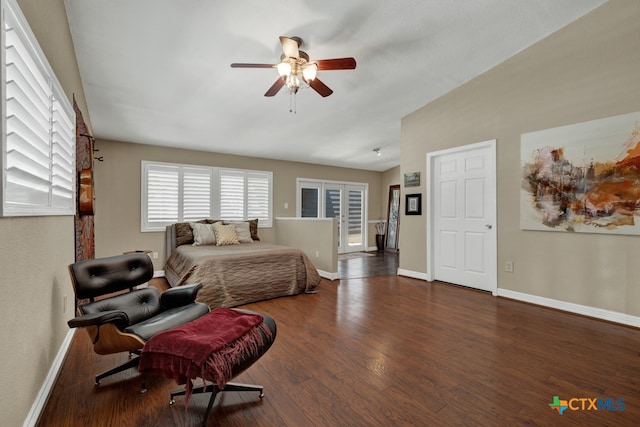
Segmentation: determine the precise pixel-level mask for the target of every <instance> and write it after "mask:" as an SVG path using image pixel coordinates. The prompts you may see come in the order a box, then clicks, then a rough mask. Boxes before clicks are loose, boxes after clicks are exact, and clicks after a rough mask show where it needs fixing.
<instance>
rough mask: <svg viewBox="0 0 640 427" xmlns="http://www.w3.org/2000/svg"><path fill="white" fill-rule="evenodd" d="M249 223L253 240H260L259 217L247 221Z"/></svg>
mask: <svg viewBox="0 0 640 427" xmlns="http://www.w3.org/2000/svg"><path fill="white" fill-rule="evenodd" d="M247 222H248V223H249V231H251V238H252V239H253V240H260V237H258V218H256V219H251V220H249V221H247Z"/></svg>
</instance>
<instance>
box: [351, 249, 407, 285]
mask: <svg viewBox="0 0 640 427" xmlns="http://www.w3.org/2000/svg"><path fill="white" fill-rule="evenodd" d="M398 257H399V253H398V252H355V253H348V254H343V255H339V256H338V277H339V278H340V279H357V278H363V277H377V276H394V275H395V274H396V273H397V272H398V261H399V260H398Z"/></svg>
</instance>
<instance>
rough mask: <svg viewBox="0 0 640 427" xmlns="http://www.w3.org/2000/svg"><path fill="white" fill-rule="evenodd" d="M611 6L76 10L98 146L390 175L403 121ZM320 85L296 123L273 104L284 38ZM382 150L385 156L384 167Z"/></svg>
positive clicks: (72, 17)
mask: <svg viewBox="0 0 640 427" xmlns="http://www.w3.org/2000/svg"><path fill="white" fill-rule="evenodd" d="M604 2H605V1H604V0H562V1H558V0H404V1H402V2H399V1H389V0H349V1H345V0H325V1H322V2H320V1H311V0H306V1H305V0H236V1H214V0H181V1H176V0H135V1H131V0H65V5H66V8H67V14H68V17H69V23H70V27H71V34H72V37H73V42H74V46H75V50H76V55H77V59H78V65H79V68H80V73H81V77H82V82H83V85H84V91H85V96H86V99H87V104H88V109H89V112H88V113H89V116H90V119H91V123H92V126H93V132H94V136H95V137H97V138H100V139H109V140H118V141H128V142H135V143H142V144H152V145H161V146H171V147H182V148H189V149H197V150H205V151H213V152H220V153H230V154H239V155H249V156H254V157H263V158H270V159H282V160H292V161H300V162H309V163H318V164H328V165H335V166H344V167H352V168H358V169H367V170H374V171H384V170H387V169H389V168H391V167H394V166H397V165H398V164H399V163H400V120H401V119H402V117H404V116H406V115H407V114H409V113H411V112H413V111H415V110H416V109H418V108H420V107H422V106H423V105H425V104H427V103H429V102H431V101H432V100H434V99H436V98H438V97H440V96H442V95H443V94H446V93H447V92H449V91H451V90H452V89H455V88H456V87H458V86H460V85H461V84H463V83H465V82H467V81H469V80H471V79H472V78H474V77H475V76H477V75H479V74H481V73H483V72H484V71H486V70H488V69H490V68H492V67H493V66H495V65H497V64H499V63H500V62H502V61H504V60H505V59H507V58H509V57H511V56H512V55H514V54H516V53H517V52H519V51H521V50H523V49H525V48H526V47H528V46H530V45H532V44H534V43H536V42H537V41H539V40H541V39H542V38H544V37H546V36H547V35H549V34H551V33H553V32H554V31H557V30H558V29H560V28H562V27H563V26H565V25H567V24H568V23H570V22H572V21H573V20H575V19H577V18H578V17H580V16H582V15H584V14H586V13H587V12H589V11H590V10H592V9H594V8H595V7H597V6H599V5H601V4H602V3H604ZM281 35H284V36H299V37H301V38H302V39H303V46H302V47H301V49H302V50H305V51H306V52H307V53H308V54H309V55H310V57H311V59H312V60H313V59H327V58H340V57H349V56H352V57H354V58H355V59H356V61H357V68H356V69H355V70H347V71H321V72H319V73H318V78H320V79H321V80H322V81H323V82H324V83H325V84H326V85H328V86H329V87H331V88H332V89H333V90H334V93H333V95H331V96H329V97H327V98H322V97H321V96H320V95H318V94H317V93H316V92H314V91H313V90H312V89H307V90H301V91H300V92H299V93H298V95H297V96H296V102H297V113H295V114H294V113H290V112H289V105H290V97H289V95H288V92H287V91H286V90H285V89H283V90H281V91H280V92H279V93H278V94H277V95H276V96H275V97H272V98H267V97H264V96H263V95H264V93H265V92H266V91H267V89H268V88H269V87H270V86H271V85H272V84H273V83H274V81H275V80H276V78H277V71H276V70H271V69H232V68H231V67H230V66H229V64H231V63H232V62H254V63H276V62H278V61H279V58H280V54H281V52H282V48H281V46H280V42H279V40H278V37H279V36H281ZM374 148H380V149H381V152H382V155H381V156H379V157H378V156H376V155H375V153H374V152H373V149H374Z"/></svg>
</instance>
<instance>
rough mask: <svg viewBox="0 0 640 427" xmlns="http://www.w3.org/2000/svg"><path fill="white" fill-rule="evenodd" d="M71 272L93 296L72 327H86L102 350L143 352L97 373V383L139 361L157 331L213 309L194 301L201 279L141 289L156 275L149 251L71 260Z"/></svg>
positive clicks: (79, 289) (82, 293) (83, 292)
mask: <svg viewBox="0 0 640 427" xmlns="http://www.w3.org/2000/svg"><path fill="white" fill-rule="evenodd" d="M69 274H70V275H71V281H72V283H73V288H74V290H75V294H76V298H78V299H80V300H85V299H89V301H90V302H89V303H87V304H84V305H81V306H79V307H78V309H77V312H78V313H77V315H78V317H76V318H74V319H71V320H69V322H68V324H69V327H71V328H84V329H86V331H87V332H88V333H89V336H90V337H91V340H92V342H93V349H94V351H95V352H96V353H98V354H111V353H119V352H124V351H127V352H129V354H130V355H131V356H133V355H137V356H135V357H133V358H132V359H130V360H128V361H127V362H125V363H124V364H122V365H120V366H117V367H116V368H114V369H111V370H109V371H107V372H104V373H101V374H98V375H96V377H95V384H96V386H98V385H100V380H101V379H103V378H105V377H107V376H109V375H113V374H115V373H118V372H122V371H124V370H126V369H129V368H133V367H136V366H137V365H138V363H139V357H138V356H139V355H140V352H141V349H142V347H143V346H144V344H145V343H146V342H147V341H148V340H149V339H150V338H151V337H152V336H154V335H156V334H158V333H159V332H163V331H166V330H169V329H172V328H174V327H176V326H179V325H182V324H185V323H188V322H190V321H192V320H195V319H197V318H199V317H201V316H203V315H204V314H207V313H208V312H209V307H208V306H207V305H205V304H201V303H196V302H194V301H195V298H196V295H197V293H198V290H199V289H200V287H201V286H202V285H201V284H193V285H187V286H180V287H177V288H172V289H169V290H167V291H165V292H163V293H162V294H160V292H159V291H158V290H157V289H156V288H155V287H153V286H149V287H145V288H141V289H137V287H138V286H139V285H142V284H144V283H146V282H148V281H149V280H151V278H152V277H153V263H152V262H151V259H150V258H149V257H148V256H147V255H145V254H143V253H135V254H127V255H117V256H112V257H106V258H99V259H93V260H87V261H79V262H76V263H74V264H71V265H70V266H69ZM125 290H128V292H125V293H122V292H121V291H125ZM118 292H120V293H119V294H117V295H115V296H107V295H109V294H114V293H118ZM102 297H104V298H102ZM143 388H144V386H143ZM143 391H144V390H143Z"/></svg>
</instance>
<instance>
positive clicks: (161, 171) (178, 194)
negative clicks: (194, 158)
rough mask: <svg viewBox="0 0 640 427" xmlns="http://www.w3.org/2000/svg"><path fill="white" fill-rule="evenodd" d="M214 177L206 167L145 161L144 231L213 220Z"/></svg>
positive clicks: (143, 183) (143, 172)
mask: <svg viewBox="0 0 640 427" xmlns="http://www.w3.org/2000/svg"><path fill="white" fill-rule="evenodd" d="M212 177H213V171H212V169H211V168H207V167H197V166H185V165H176V164H170V163H151V162H142V230H143V231H150V230H164V228H165V227H166V226H167V225H169V224H172V223H174V222H182V221H197V220H199V219H202V218H209V217H211V208H212V203H211V197H212V194H211V189H212V185H211V180H212Z"/></svg>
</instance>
